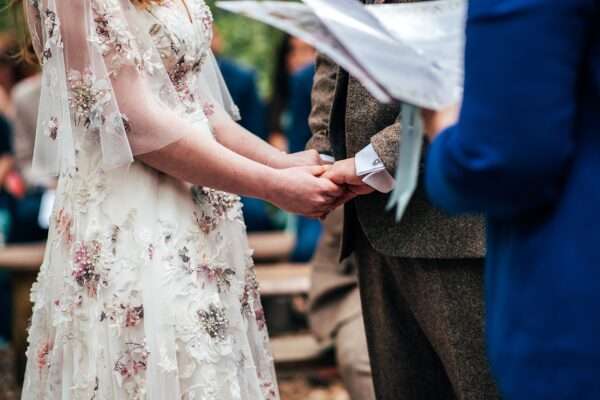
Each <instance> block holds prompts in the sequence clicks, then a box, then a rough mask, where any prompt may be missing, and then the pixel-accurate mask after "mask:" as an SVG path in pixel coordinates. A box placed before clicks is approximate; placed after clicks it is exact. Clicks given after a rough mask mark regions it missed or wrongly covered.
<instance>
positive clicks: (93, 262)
mask: <svg viewBox="0 0 600 400" xmlns="http://www.w3.org/2000/svg"><path fill="white" fill-rule="evenodd" d="M100 253H101V246H100V243H99V242H97V241H95V240H94V241H91V242H88V243H84V242H81V243H78V244H77V245H76V248H75V257H74V260H73V262H74V270H73V273H72V275H73V278H74V279H75V282H77V284H78V285H79V286H81V287H82V288H84V289H86V292H87V294H88V296H89V297H96V295H97V293H98V288H99V287H100V285H101V284H102V283H103V282H102V277H101V276H100V273H99V271H98V266H99V264H100Z"/></svg>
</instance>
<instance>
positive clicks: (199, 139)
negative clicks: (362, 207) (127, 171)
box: [113, 67, 343, 217]
mask: <svg viewBox="0 0 600 400" xmlns="http://www.w3.org/2000/svg"><path fill="white" fill-rule="evenodd" d="M113 89H114V91H115V95H116V96H117V98H118V99H119V106H120V109H121V111H122V112H123V113H124V114H125V115H127V118H128V120H129V123H130V125H131V130H132V131H133V132H178V136H180V137H181V139H179V140H178V141H175V142H173V143H171V144H169V145H167V146H165V147H163V148H161V149H159V150H156V151H152V152H148V153H143V154H138V155H137V156H136V158H137V159H139V160H140V161H142V162H144V163H146V164H147V165H149V166H151V167H153V168H155V169H157V170H160V171H162V172H165V173H167V174H169V175H171V176H173V177H175V178H178V179H181V180H183V181H186V182H190V183H193V184H196V185H201V186H207V187H212V188H215V189H218V190H224V191H227V192H231V193H237V194H241V195H245V196H251V197H258V198H262V199H265V200H267V201H270V202H272V203H274V204H275V205H277V206H278V207H281V208H283V209H285V210H288V211H291V212H296V213H300V214H304V215H309V216H314V217H318V216H321V215H323V214H325V213H327V212H329V211H330V209H331V207H332V205H333V204H334V202H335V199H336V198H337V197H339V196H340V195H341V194H342V193H343V190H342V189H340V188H339V187H337V185H335V184H333V183H332V182H331V181H329V180H326V179H323V178H319V177H318V176H320V175H321V174H322V173H323V172H324V167H321V166H312V167H295V168H284V169H277V168H276V167H274V166H269V165H265V164H262V163H260V162H257V161H254V160H252V159H250V158H249V157H245V156H244V155H241V154H238V152H236V151H233V150H231V149H229V148H227V146H225V145H223V144H221V143H219V142H218V141H216V140H213V139H212V137H211V136H210V135H211V134H210V131H209V129H210V128H209V126H208V125H207V124H203V125H200V124H192V123H190V122H188V121H186V120H185V119H182V118H180V117H179V116H178V115H177V114H176V113H175V112H173V111H170V110H165V109H164V107H161V106H160V105H159V104H158V103H157V102H156V101H155V97H154V96H152V95H151V94H150V93H148V88H147V85H146V84H145V82H144V80H143V79H142V78H141V76H140V75H139V74H138V73H136V71H135V69H133V68H128V67H125V68H123V69H122V70H121V71H120V73H119V75H118V77H114V78H113ZM132 93H133V94H135V95H131V94H132ZM232 125H233V126H231V125H230V126H227V125H222V126H221V128H220V129H229V128H231V129H232V130H235V129H236V126H237V124H235V123H234V122H232ZM213 130H214V128H213ZM221 132H222V131H221ZM236 133H237V132H236ZM248 134H249V133H248ZM226 136H229V135H226ZM135 137H136V134H134V135H133V137H132V139H133V140H134V141H135ZM253 145H254V144H253V141H252V140H240V143H239V144H237V145H235V146H232V147H234V148H235V149H239V150H240V151H239V153H244V152H246V154H253V151H255V152H254V155H255V156H256V157H257V158H259V159H260V157H263V156H265V155H266V153H267V152H266V151H265V152H264V153H261V150H258V151H256V150H252V149H249V147H250V148H251V147H252V146H253Z"/></svg>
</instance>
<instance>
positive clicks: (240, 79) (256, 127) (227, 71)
mask: <svg viewBox="0 0 600 400" xmlns="http://www.w3.org/2000/svg"><path fill="white" fill-rule="evenodd" d="M217 61H218V64H219V68H220V69H221V73H222V74H223V79H224V80H225V83H226V84H227V88H228V89H229V93H231V97H232V98H233V101H234V103H235V104H236V105H237V106H238V108H239V109H240V115H241V116H242V120H241V121H240V124H241V125H242V126H243V127H244V128H246V129H248V130H249V131H250V132H252V133H254V134H255V135H256V136H258V137H260V138H261V139H264V140H266V139H267V129H266V122H265V107H264V104H263V102H262V100H261V99H260V97H259V95H258V88H257V86H256V73H255V72H254V71H252V70H251V69H249V68H244V67H242V66H240V65H238V64H236V63H234V62H233V61H230V60H228V59H224V58H220V57H219V58H218V59H217Z"/></svg>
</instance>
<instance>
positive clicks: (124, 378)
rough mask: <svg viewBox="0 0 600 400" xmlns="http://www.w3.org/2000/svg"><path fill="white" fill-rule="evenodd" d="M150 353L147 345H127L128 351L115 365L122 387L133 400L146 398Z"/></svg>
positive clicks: (126, 350)
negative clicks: (146, 379)
mask: <svg viewBox="0 0 600 400" xmlns="http://www.w3.org/2000/svg"><path fill="white" fill-rule="evenodd" d="M149 356H150V353H149V352H148V349H147V348H146V345H145V344H141V343H126V349H125V351H124V352H123V353H122V354H121V356H120V357H119V359H118V360H117V362H116V363H115V367H114V371H115V373H116V376H117V379H118V381H119V382H120V385H121V386H123V387H124V388H125V390H126V391H127V392H128V394H129V396H130V398H131V399H135V400H138V399H139V400H142V399H144V398H145V397H146V396H145V389H144V387H143V385H144V383H145V376H144V375H145V372H146V369H147V367H148V357H149Z"/></svg>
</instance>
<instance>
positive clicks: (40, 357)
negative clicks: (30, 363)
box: [37, 340, 52, 370]
mask: <svg viewBox="0 0 600 400" xmlns="http://www.w3.org/2000/svg"><path fill="white" fill-rule="evenodd" d="M50 351H52V341H50V340H48V341H46V342H44V343H43V344H42V345H41V346H40V348H39V350H38V354H37V365H38V368H39V369H40V370H42V369H45V368H48V367H50V362H49V360H48V355H49V354H50Z"/></svg>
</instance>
